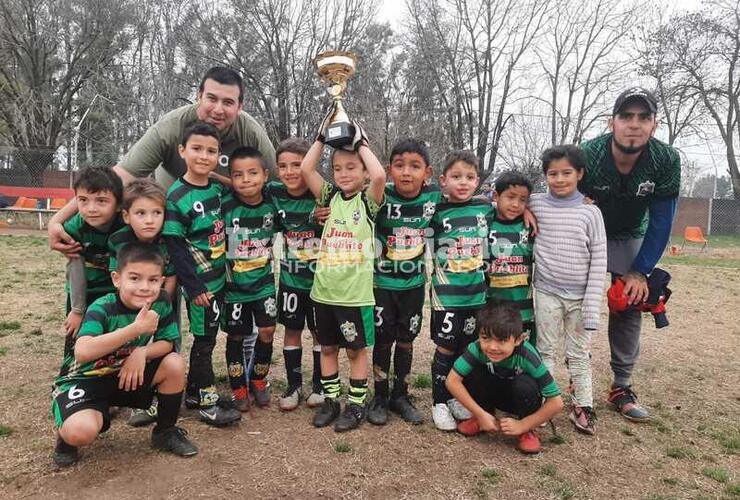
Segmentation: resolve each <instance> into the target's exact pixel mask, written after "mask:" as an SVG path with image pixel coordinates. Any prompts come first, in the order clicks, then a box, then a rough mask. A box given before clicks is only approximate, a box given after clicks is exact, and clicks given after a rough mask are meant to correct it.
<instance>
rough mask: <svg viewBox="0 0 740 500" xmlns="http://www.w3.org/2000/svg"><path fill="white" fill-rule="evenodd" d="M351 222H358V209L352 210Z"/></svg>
mask: <svg viewBox="0 0 740 500" xmlns="http://www.w3.org/2000/svg"><path fill="white" fill-rule="evenodd" d="M352 222H354V223H355V224H358V223H359V222H360V211H359V210H355V211H354V212H352Z"/></svg>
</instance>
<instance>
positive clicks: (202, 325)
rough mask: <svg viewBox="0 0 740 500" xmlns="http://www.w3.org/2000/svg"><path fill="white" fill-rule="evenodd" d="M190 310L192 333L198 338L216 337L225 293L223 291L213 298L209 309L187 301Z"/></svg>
mask: <svg viewBox="0 0 740 500" xmlns="http://www.w3.org/2000/svg"><path fill="white" fill-rule="evenodd" d="M186 305H187V309H188V320H189V321H190V333H192V334H193V335H196V336H198V337H215V336H216V335H218V327H219V322H220V318H221V309H222V308H223V305H224V291H223V290H221V291H220V292H217V293H215V294H214V295H213V298H211V305H210V306H208V307H203V306H198V305H195V304H193V302H192V301H190V300H188V301H186Z"/></svg>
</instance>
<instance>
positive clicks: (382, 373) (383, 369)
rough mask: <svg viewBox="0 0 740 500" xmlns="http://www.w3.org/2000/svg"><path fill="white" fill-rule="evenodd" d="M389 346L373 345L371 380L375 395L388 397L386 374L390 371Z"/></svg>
mask: <svg viewBox="0 0 740 500" xmlns="http://www.w3.org/2000/svg"><path fill="white" fill-rule="evenodd" d="M391 347H392V345H391V344H375V347H373V380H374V381H375V395H376V396H380V397H383V398H387V397H388V372H389V371H390V369H391Z"/></svg>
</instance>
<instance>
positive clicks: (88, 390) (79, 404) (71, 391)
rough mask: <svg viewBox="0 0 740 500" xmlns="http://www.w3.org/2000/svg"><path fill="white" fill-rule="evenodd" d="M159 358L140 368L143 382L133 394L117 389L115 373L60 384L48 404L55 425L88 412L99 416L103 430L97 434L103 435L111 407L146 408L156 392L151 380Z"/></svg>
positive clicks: (106, 427) (108, 424) (108, 425)
mask: <svg viewBox="0 0 740 500" xmlns="http://www.w3.org/2000/svg"><path fill="white" fill-rule="evenodd" d="M162 359H163V358H157V359H153V360H151V361H148V362H147V364H146V368H144V383H143V384H141V386H139V388H138V389H136V390H134V391H124V390H122V389H119V388H118V382H119V380H118V376H117V374H115V375H107V376H105V377H89V378H87V379H84V380H79V381H75V382H70V383H68V384H64V385H63V386H61V387H60V392H59V393H58V394H57V396H56V397H55V398H54V400H53V401H52V403H51V409H52V413H53V414H54V422H55V425H56V426H57V428H60V427H61V426H62V424H63V423H64V421H65V420H67V419H68V418H69V417H70V416H71V415H74V414H75V413H77V412H78V411H81V410H88V409H91V410H97V411H99V412H100V413H102V414H103V428H102V429H101V430H100V432H105V431H107V430H108V428H109V427H110V414H109V413H108V408H110V407H111V406H125V407H127V408H149V406H151V404H152V399H153V398H154V394H155V393H156V389H155V388H154V387H152V381H153V380H154V375H155V374H156V373H157V369H158V368H159V364H160V363H161V362H162Z"/></svg>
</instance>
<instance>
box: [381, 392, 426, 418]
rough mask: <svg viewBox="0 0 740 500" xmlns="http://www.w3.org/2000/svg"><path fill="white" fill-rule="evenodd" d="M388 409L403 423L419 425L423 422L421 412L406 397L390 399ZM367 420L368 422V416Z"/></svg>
mask: <svg viewBox="0 0 740 500" xmlns="http://www.w3.org/2000/svg"><path fill="white" fill-rule="evenodd" d="M388 407H389V408H390V410H391V411H392V412H393V413H395V414H397V415H399V416H400V417H401V418H402V419H403V420H404V421H406V422H408V423H410V424H414V425H419V424H421V423H423V422H424V417H422V416H421V412H420V411H419V410H417V409H416V407H415V406H414V405H413V403H411V400H410V399H409V397H408V396H407V395H403V396H398V397H396V398H391V399H390V401H389V402H388ZM368 420H370V417H369V416H368Z"/></svg>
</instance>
